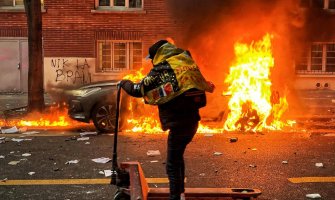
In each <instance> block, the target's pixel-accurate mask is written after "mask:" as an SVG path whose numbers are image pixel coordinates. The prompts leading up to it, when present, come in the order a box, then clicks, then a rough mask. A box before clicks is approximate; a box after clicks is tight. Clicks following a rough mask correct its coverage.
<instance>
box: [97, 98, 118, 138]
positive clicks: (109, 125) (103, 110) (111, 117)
mask: <svg viewBox="0 0 335 200" xmlns="http://www.w3.org/2000/svg"><path fill="white" fill-rule="evenodd" d="M92 120H93V123H94V126H95V128H96V129H97V130H98V131H99V132H102V133H108V132H114V131H115V123H116V105H115V103H112V102H108V103H99V104H98V105H96V106H95V107H94V109H93V111H92Z"/></svg>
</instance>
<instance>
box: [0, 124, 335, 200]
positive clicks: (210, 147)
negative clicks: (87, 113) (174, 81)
mask: <svg viewBox="0 0 335 200" xmlns="http://www.w3.org/2000/svg"><path fill="white" fill-rule="evenodd" d="M38 132H39V133H36V134H34V135H30V136H25V137H22V136H24V135H22V134H15V135H13V134H11V135H9V134H6V135H4V134H2V135H0V138H1V137H5V138H6V139H5V140H6V142H5V143H1V144H0V156H2V157H0V180H2V181H1V182H0V199H4V200H10V199H32V200H40V199H41V200H42V199H43V200H45V199H57V200H59V199H64V200H65V199H71V200H74V199H78V200H82V199H113V198H112V197H113V194H114V192H115V187H114V186H111V185H109V184H108V182H109V178H106V177H105V175H104V174H101V171H103V170H108V169H110V168H111V163H110V162H109V163H106V164H101V163H95V162H93V161H92V160H91V159H94V158H100V157H109V158H111V157H112V145H113V135H97V136H90V138H89V140H87V141H77V140H76V139H77V138H79V137H80V135H79V133H80V132H77V131H47V130H39V131H38ZM166 137H167V135H166V134H154V135H149V134H134V133H121V134H120V137H119V149H118V152H119V154H118V155H119V159H118V160H119V162H121V161H139V162H140V163H141V164H142V168H143V170H144V173H145V176H146V178H151V179H150V180H151V183H150V186H151V187H167V180H166V175H165V157H166V156H165V152H166V145H165V143H166ZM230 137H237V138H238V141H237V142H234V143H231V142H230V140H229V138H230ZM12 138H18V139H32V140H27V141H22V142H14V141H12ZM87 142H89V144H88V143H87ZM148 150H159V151H160V153H161V155H158V156H153V157H150V156H148V155H147V151H148ZM215 152H216V153H217V154H220V153H222V154H221V155H215V154H214V153H215ZM25 153H29V154H31V155H30V156H27V157H25V156H23V155H22V154H25ZM3 157H4V158H3ZM70 160H78V161H79V162H78V163H77V164H65V163H66V162H67V161H70ZM11 161H20V162H19V163H18V164H17V165H9V164H8V163H9V162H11ZM185 161H186V168H187V170H186V175H187V179H186V185H187V187H247V188H258V189H260V190H262V192H263V194H262V195H261V196H260V197H259V198H258V199H263V200H265V199H271V200H274V199H277V200H300V199H307V198H306V197H305V196H306V194H311V193H318V194H320V195H321V196H322V199H326V200H332V199H335V136H334V134H329V133H328V134H326V133H322V132H321V133H320V132H318V133H314V134H311V133H309V132H268V133H257V134H256V133H223V134H216V135H213V136H205V135H204V134H197V135H196V137H195V138H194V140H193V141H192V143H191V144H190V145H189V146H188V149H187V151H186V154H185ZM283 161H287V164H283ZM316 163H322V164H323V165H324V167H321V168H320V167H316V166H315V164H316ZM29 172H35V174H33V175H29V174H28V173H29ZM99 172H100V173H99ZM304 177H312V178H309V179H308V180H307V179H306V178H304ZM290 178H297V179H290ZM83 179H85V180H86V179H87V181H88V183H87V182H86V184H84V183H82V181H80V180H83ZM292 180H293V182H292ZM43 181H44V182H43ZM71 181H72V182H71ZM101 181H102V182H101ZM301 181H302V182H301ZM306 181H307V182H306ZM296 182H301V183H296ZM42 184H44V185H42Z"/></svg>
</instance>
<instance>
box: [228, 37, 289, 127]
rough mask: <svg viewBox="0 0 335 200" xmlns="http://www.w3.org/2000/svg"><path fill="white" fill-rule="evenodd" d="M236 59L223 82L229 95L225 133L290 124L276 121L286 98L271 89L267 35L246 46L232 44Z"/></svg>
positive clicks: (270, 66) (285, 106)
mask: <svg viewBox="0 0 335 200" xmlns="http://www.w3.org/2000/svg"><path fill="white" fill-rule="evenodd" d="M234 49H235V54H236V60H235V62H234V65H233V66H231V67H230V73H229V75H228V76H227V77H226V79H225V83H228V84H229V88H228V92H227V93H224V95H227V94H228V95H231V97H230V100H229V103H228V106H229V109H230V110H229V114H228V117H227V120H226V122H225V124H224V129H226V130H246V131H260V130H262V129H264V128H265V129H271V130H279V129H281V128H282V127H284V126H287V125H290V123H289V122H283V121H280V118H281V117H282V115H283V113H284V112H285V111H286V110H287V108H288V103H287V101H286V97H285V96H284V97H280V96H279V93H278V92H277V91H273V90H272V89H271V86H272V83H271V80H270V78H269V77H270V70H271V68H272V67H273V66H274V58H273V56H272V50H271V36H270V35H269V34H267V35H265V36H264V37H263V39H262V40H261V41H258V42H253V43H252V44H250V45H247V44H242V43H236V44H235V46H234Z"/></svg>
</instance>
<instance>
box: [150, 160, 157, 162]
mask: <svg viewBox="0 0 335 200" xmlns="http://www.w3.org/2000/svg"><path fill="white" fill-rule="evenodd" d="M150 162H151V163H157V162H159V161H158V160H151V161H150Z"/></svg>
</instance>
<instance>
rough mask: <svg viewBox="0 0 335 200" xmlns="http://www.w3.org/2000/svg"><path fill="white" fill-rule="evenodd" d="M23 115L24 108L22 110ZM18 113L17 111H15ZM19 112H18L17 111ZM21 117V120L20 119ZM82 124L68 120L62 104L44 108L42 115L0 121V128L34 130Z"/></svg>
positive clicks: (65, 108)
mask: <svg viewBox="0 0 335 200" xmlns="http://www.w3.org/2000/svg"><path fill="white" fill-rule="evenodd" d="M22 110H23V111H22V113H23V114H24V113H25V111H24V108H22ZM16 112H18V111H16ZM19 112H20V111H19ZM21 117H22V118H23V119H21ZM83 125H85V124H84V123H81V122H78V121H75V120H72V119H70V117H69V116H68V114H67V107H66V105H65V104H64V103H63V104H57V105H53V106H50V107H48V108H46V111H45V112H44V113H31V114H28V115H24V116H17V117H16V118H13V117H9V118H8V119H3V120H2V119H0V127H12V126H18V127H34V128H50V127H63V128H66V127H79V126H83Z"/></svg>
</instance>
